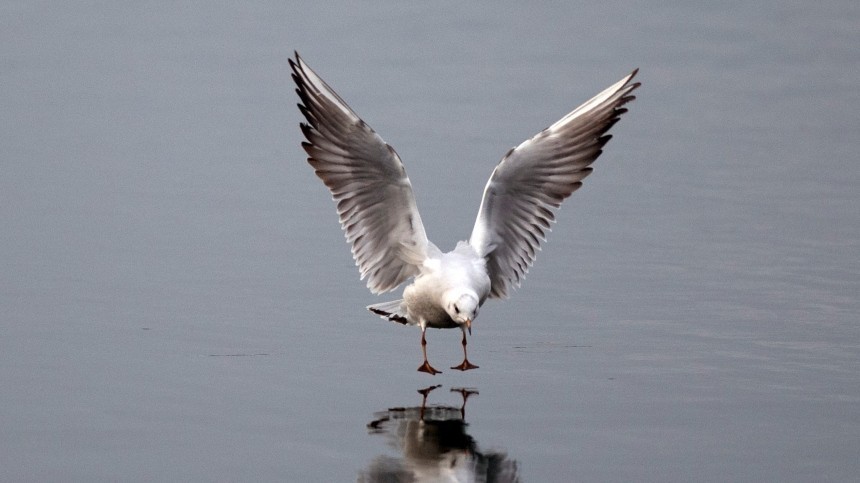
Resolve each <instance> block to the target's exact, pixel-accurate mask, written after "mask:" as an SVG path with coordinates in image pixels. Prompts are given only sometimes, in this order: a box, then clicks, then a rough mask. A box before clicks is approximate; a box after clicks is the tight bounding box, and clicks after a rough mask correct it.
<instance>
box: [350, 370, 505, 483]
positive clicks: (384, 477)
mask: <svg viewBox="0 0 860 483" xmlns="http://www.w3.org/2000/svg"><path fill="white" fill-rule="evenodd" d="M439 387H441V386H430V387H428V388H425V389H421V390H419V391H418V393H419V394H421V396H422V400H421V406H417V407H409V408H392V409H389V410H387V411H380V412H378V413H376V414H375V415H374V416H375V417H376V418H377V419H375V420H374V421H372V422H370V423H369V424H368V425H367V428H368V431H369V432H370V433H371V434H381V435H385V436H386V438H387V440H388V443H389V445H390V446H391V447H392V448H394V449H395V450H397V451H398V452H399V453H400V454H401V456H398V457H392V456H385V455H381V456H378V457H376V458H375V459H374V460H373V461H372V462H371V463H370V465H369V466H368V468H367V469H366V470H364V471H363V472H362V473H361V474H360V475H359V478H358V481H359V482H360V483H372V482H423V481H440V482H441V481H451V482H465V481H469V482H472V481H474V482H488V483H490V482H500V483H501V482H504V483H508V482H519V481H520V479H519V477H518V476H517V462H516V461H514V460H511V459H508V457H507V455H506V454H505V453H500V452H486V453H481V452H480V451H478V446H477V443H476V442H475V440H474V439H473V438H472V437H471V436H469V434H468V433H467V432H466V426H468V425H467V424H466V401H467V400H468V399H469V397H470V396H472V395H476V394H478V391H476V390H474V389H460V388H454V389H451V392H458V393H460V395H461V396H462V398H463V401H462V404H461V406H460V407H453V406H441V405H430V406H428V405H427V397H428V396H429V395H430V392H432V391H433V390H435V389H437V388H439Z"/></svg>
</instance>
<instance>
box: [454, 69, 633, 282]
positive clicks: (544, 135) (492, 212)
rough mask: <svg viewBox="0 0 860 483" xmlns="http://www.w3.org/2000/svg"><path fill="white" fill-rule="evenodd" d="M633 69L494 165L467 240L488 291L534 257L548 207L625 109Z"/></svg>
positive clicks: (517, 274)
mask: <svg viewBox="0 0 860 483" xmlns="http://www.w3.org/2000/svg"><path fill="white" fill-rule="evenodd" d="M637 71H638V70H634V71H633V72H632V73H631V74H630V75H628V76H626V77H625V78H623V79H621V80H620V81H619V82H617V83H615V84H614V85H612V86H611V87H609V88H607V89H606V90H604V91H603V92H601V93H600V94H598V95H596V96H595V97H593V98H592V99H590V100H589V101H587V102H586V103H584V104H582V105H581V106H579V107H578V108H576V109H575V110H573V111H571V112H570V113H569V114H567V115H566V116H564V117H563V118H562V119H560V120H559V121H558V122H556V123H555V124H553V125H552V126H550V127H548V128H547V129H545V130H543V131H541V132H540V133H538V134H537V135H535V136H534V137H532V138H531V139H529V140H527V141H524V142H523V143H522V144H520V145H519V146H517V147H516V148H514V149H512V150H510V151H509V152H508V153H507V154H506V155H505V156H504V157H503V158H502V160H501V162H499V164H498V165H497V166H496V168H495V170H493V174H492V175H491V176H490V180H489V181H488V182H487V186H486V187H485V188H484V196H483V199H482V201H481V207H480V209H479V211H478V218H477V220H476V221H475V226H474V228H473V230H472V236H471V238H470V239H469V243H470V244H471V245H472V246H473V247H474V248H475V250H476V251H477V252H478V254H479V255H481V256H483V257H485V258H486V260H487V270H488V272H489V275H490V283H491V289H490V297H493V298H503V297H507V295H508V291H509V289H510V288H511V287H518V286H519V285H520V283H521V281H522V279H523V277H524V276H525V273H526V272H527V271H528V269H529V267H530V266H531V265H532V263H534V260H535V256H536V254H537V251H538V250H540V244H541V242H542V241H544V240H546V232H547V231H549V230H550V224H551V223H552V222H553V221H555V214H554V212H555V211H556V210H557V209H558V208H559V207H560V206H561V203H562V201H564V200H565V199H566V198H567V197H568V196H570V195H571V193H573V192H574V191H576V190H577V189H578V188H579V187H580V186H582V180H583V179H584V178H585V177H586V176H588V175H589V174H590V173H591V167H590V165H591V163H592V162H594V160H595V159H597V157H598V156H600V154H601V153H602V148H603V146H604V145H605V144H606V143H607V141H609V139H610V138H611V136H610V135H608V134H606V133H607V131H608V130H609V128H611V127H612V126H613V125H614V124H615V123H616V122H617V121H618V119H619V117H620V116H621V114H623V113H625V112H626V111H627V110H626V109H625V108H623V107H622V106H623V105H624V104H626V103H627V102H630V101H632V100H633V99H634V96H632V95H631V92H633V90H634V89H636V88H637V87H639V83H638V82H637V83H631V82H630V81H631V80H632V79H633V77H634V76H635V75H636V72H637Z"/></svg>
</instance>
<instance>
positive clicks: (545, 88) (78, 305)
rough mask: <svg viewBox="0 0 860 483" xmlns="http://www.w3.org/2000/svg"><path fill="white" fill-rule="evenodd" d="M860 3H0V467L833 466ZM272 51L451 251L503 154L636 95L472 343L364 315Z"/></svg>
mask: <svg viewBox="0 0 860 483" xmlns="http://www.w3.org/2000/svg"><path fill="white" fill-rule="evenodd" d="M858 26H860V2H857V1H856V0H824V1H820V2H800V1H797V2H791V1H785V2H783V1H775V0H766V1H762V2H731V1H726V0H718V1H716V2H709V3H707V4H704V3H702V4H700V5H694V4H689V5H674V6H668V5H667V6H659V5H657V4H648V3H642V2H631V1H608V2H599V3H593V4H576V3H571V2H567V3H566V2H550V3H545V4H543V5H542V6H540V7H535V6H529V5H527V4H524V3H522V2H496V3H482V2H479V3H463V2H451V1H447V2H441V3H433V4H431V3H415V4H406V3H402V2H400V3H397V2H362V3H359V4H356V3H350V2H341V1H335V2H276V1H264V2H245V3H235V4H231V3H223V2H218V3H208V2H168V1H158V0H156V1H151V2H130V3H129V2H126V3H117V4H113V3H106V4H105V3H96V2H83V1H74V2H59V3H56V2H55V3H50V4H49V3H42V2H25V1H7V2H3V4H2V5H0V86H2V88H0V106H2V108H0V124H2V128H0V166H2V171H0V226H2V227H3V228H2V231H0V331H2V335H0V385H2V388H3V389H2V391H0V428H2V431H0V480H2V481H39V482H41V481H82V482H83V481H87V482H89V481H362V482H374V481H413V480H417V481H523V482H568V481H653V482H666V481H797V482H807V481H847V480H854V479H856V478H857V475H860V460H858V458H857V454H858V449H860V325H858V315H860V296H858V294H860V188H858V186H860V163H858V152H860V91H858V84H860V48H858V46H860V28H858ZM293 50H298V51H299V52H300V53H301V54H302V56H303V57H304V59H305V60H306V61H307V62H308V63H309V64H310V65H311V66H312V67H313V68H314V69H315V70H316V71H317V72H318V73H319V74H320V75H321V76H322V77H323V78H325V79H326V81H327V82H328V83H329V84H330V85H331V86H332V87H333V88H334V89H335V90H337V91H338V93H339V94H340V95H341V96H342V97H343V98H344V99H345V100H346V101H347V102H348V103H349V104H350V105H351V107H352V108H353V109H355V111H356V112H357V113H358V114H359V115H361V116H362V117H363V118H364V120H365V121H367V123H368V124H370V125H371V126H373V128H374V129H375V130H376V131H377V132H379V133H380V134H381V135H382V136H383V137H384V138H385V140H386V141H388V142H389V143H391V144H392V145H393V146H394V147H395V148H396V149H397V151H398V153H399V154H400V156H401V157H402V159H403V161H404V164H405V165H406V168H407V170H408V172H409V176H410V178H411V180H412V183H413V186H414V189H415V193H416V197H417V200H418V206H419V208H420V209H421V213H422V217H423V221H424V225H425V227H426V229H427V234H428V236H429V238H430V239H431V240H432V241H434V242H435V243H436V244H437V245H439V247H440V248H442V249H444V250H450V249H451V248H453V246H454V244H455V243H456V242H457V241H458V240H461V239H465V238H467V237H468V236H469V233H470V232H471V229H472V224H473V223H474V219H475V215H476V213H477V209H478V204H479V202H480V197H481V192H482V189H483V187H484V184H485V183H486V180H487V178H488V177H489V175H490V173H491V171H492V169H493V167H494V166H495V164H496V163H497V162H498V161H499V160H500V159H501V157H502V155H504V154H505V152H507V150H508V149H509V148H510V147H512V146H515V145H517V144H519V143H520V142H521V141H523V140H525V139H527V138H528V137H530V136H532V135H533V134H535V133H537V132H538V131H540V130H541V129H543V128H545V127H546V126H548V125H550V124H552V123H553V122H555V121H556V120H558V119H559V118H561V117H562V116H563V115H564V114H566V113H567V112H569V111H570V110H572V109H573V108H574V107H576V106H578V105H579V104H580V103H582V102H584V101H585V100H587V99H588V98H590V97H591V96H592V95H594V94H596V93H598V92H599V91H601V90H602V89H603V88H604V87H607V86H609V85H611V84H612V83H614V82H615V81H617V80H618V79H620V78H621V77H623V76H624V75H625V74H627V73H628V72H630V71H631V70H632V69H633V68H635V67H639V68H640V69H641V70H640V73H639V75H638V80H639V81H641V82H642V87H641V88H640V89H639V90H638V91H637V92H636V95H637V100H636V101H635V102H633V103H631V104H630V105H629V106H628V107H629V109H630V112H629V113H628V114H626V115H624V116H623V118H622V119H621V121H620V122H619V123H618V125H616V126H615V127H614V128H613V131H612V133H613V135H614V138H613V140H612V141H611V142H609V144H608V145H607V146H606V149H605V151H604V154H603V156H602V157H601V158H600V159H599V160H598V161H597V162H596V163H595V165H594V168H595V171H594V173H593V174H592V175H591V176H590V177H589V178H588V179H587V180H586V181H585V185H584V187H583V188H582V189H581V190H579V191H578V192H576V193H575V194H574V195H573V196H572V197H571V198H570V199H569V200H568V201H567V202H566V203H565V205H564V206H563V207H562V210H561V211H560V213H559V216H558V223H557V224H556V225H554V229H553V232H552V233H551V234H550V235H549V240H548V243H546V244H545V245H544V249H543V251H542V252H541V253H540V254H539V256H538V259H537V262H536V264H535V266H534V267H533V269H532V270H531V271H530V273H529V275H528V277H527V279H526V281H525V283H524V284H523V286H522V287H521V289H519V290H518V291H516V292H515V293H514V294H513V296H512V297H511V298H510V299H508V300H504V301H498V300H493V301H489V302H488V303H487V304H486V305H485V306H484V308H483V309H482V311H481V315H480V317H478V318H477V320H476V321H475V323H474V324H473V327H472V337H471V339H470V340H469V358H470V359H471V360H472V361H473V362H474V363H476V364H477V365H479V366H480V369H477V370H473V371H469V372H466V373H460V372H458V371H453V370H450V369H447V367H449V366H451V365H454V364H456V363H458V362H459V361H460V359H461V356H462V353H461V346H460V332H459V331H456V330H432V329H431V330H428V333H427V338H428V353H429V356H430V360H431V362H433V364H434V365H436V366H437V367H439V368H441V369H442V370H443V373H442V374H440V375H437V376H435V377H432V376H429V375H427V374H423V373H419V372H417V371H416V368H417V367H418V365H419V364H420V362H421V346H420V337H421V333H420V330H418V329H416V328H414V327H403V326H401V325H399V324H394V323H391V322H387V321H384V320H382V319H380V318H378V317H376V316H374V315H373V314H371V313H369V312H368V311H367V310H365V306H366V305H369V304H372V303H377V302H382V301H386V300H390V299H394V298H399V297H400V291H399V290H398V291H397V292H394V293H392V294H386V295H384V296H379V297H378V296H374V295H372V294H370V292H369V291H368V290H367V289H366V287H365V286H364V282H363V281H361V280H359V274H358V270H357V269H356V267H355V266H354V263H353V260H352V258H351V254H350V252H349V247H348V246H347V244H346V243H345V241H344V238H343V235H342V233H341V231H340V228H339V226H338V223H337V217H336V213H335V207H334V204H333V203H332V201H331V199H330V195H329V193H328V191H327V190H326V189H325V187H324V186H323V185H322V183H321V182H320V181H319V180H318V179H317V178H316V176H315V175H314V173H313V170H312V169H311V168H310V167H309V166H308V165H307V163H306V162H305V158H306V155H305V153H304V152H303V151H302V150H301V148H300V142H301V140H302V136H301V132H300V131H299V127H298V124H299V122H300V120H301V115H300V113H299V111H298V109H297V108H296V103H297V102H298V98H297V96H296V95H295V93H294V92H293V89H294V86H293V84H292V81H291V79H290V77H289V66H288V63H287V60H288V58H290V56H291V55H293Z"/></svg>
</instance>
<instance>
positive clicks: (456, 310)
mask: <svg viewBox="0 0 860 483" xmlns="http://www.w3.org/2000/svg"><path fill="white" fill-rule="evenodd" d="M454 312H457V313H458V314H459V313H460V309H458V308H457V304H454Z"/></svg>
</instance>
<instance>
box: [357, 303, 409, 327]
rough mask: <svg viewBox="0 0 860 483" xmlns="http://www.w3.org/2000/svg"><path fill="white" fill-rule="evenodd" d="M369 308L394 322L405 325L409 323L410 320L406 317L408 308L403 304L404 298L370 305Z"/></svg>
mask: <svg viewBox="0 0 860 483" xmlns="http://www.w3.org/2000/svg"><path fill="white" fill-rule="evenodd" d="M367 310H369V311H371V312H373V313H374V314H376V315H378V316H380V317H382V318H383V319H388V320H390V321H392V322H397V323H400V324H404V325H405V324H408V323H409V320H408V319H407V318H406V308H405V307H404V306H403V299H400V300H392V301H391V302H383V303H381V304H373V305H368V306H367Z"/></svg>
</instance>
